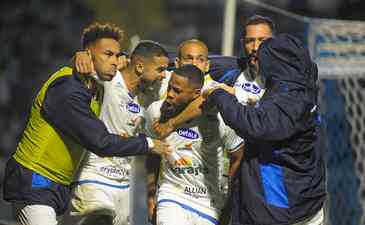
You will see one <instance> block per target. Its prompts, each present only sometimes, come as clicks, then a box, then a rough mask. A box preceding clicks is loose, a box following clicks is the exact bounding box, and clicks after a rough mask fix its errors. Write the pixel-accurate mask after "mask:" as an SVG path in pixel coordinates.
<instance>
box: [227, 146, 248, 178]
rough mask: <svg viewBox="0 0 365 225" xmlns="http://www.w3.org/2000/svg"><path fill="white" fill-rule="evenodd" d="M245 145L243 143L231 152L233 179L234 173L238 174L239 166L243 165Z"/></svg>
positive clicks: (230, 162) (231, 176)
mask: <svg viewBox="0 0 365 225" xmlns="http://www.w3.org/2000/svg"><path fill="white" fill-rule="evenodd" d="M244 148H245V146H244V145H242V147H240V148H239V149H238V150H237V151H234V152H232V153H230V154H229V180H230V181H232V179H233V176H234V174H236V172H237V170H238V168H239V167H240V165H241V160H242V159H243V151H244Z"/></svg>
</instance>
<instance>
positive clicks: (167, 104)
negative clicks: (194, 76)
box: [161, 73, 200, 116]
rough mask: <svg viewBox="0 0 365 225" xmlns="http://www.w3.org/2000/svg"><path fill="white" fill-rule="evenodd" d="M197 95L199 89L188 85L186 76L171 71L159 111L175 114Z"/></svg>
mask: <svg viewBox="0 0 365 225" xmlns="http://www.w3.org/2000/svg"><path fill="white" fill-rule="evenodd" d="M199 95H200V90H199V89H196V88H194V87H193V85H190V84H189V80H188V79H187V78H185V77H182V76H179V75H178V74H175V73H172V75H171V79H170V81H169V86H168V89H167V97H166V100H165V101H164V103H163V106H162V109H161V112H162V113H168V114H171V116H173V115H176V114H177V113H178V112H181V111H182V110H183V109H184V108H185V107H186V106H187V105H188V104H189V103H190V102H191V101H192V100H193V99H195V98H196V97H197V96H199Z"/></svg>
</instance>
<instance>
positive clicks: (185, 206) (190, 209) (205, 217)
mask: <svg viewBox="0 0 365 225" xmlns="http://www.w3.org/2000/svg"><path fill="white" fill-rule="evenodd" d="M164 202H171V203H175V204H177V205H179V206H180V207H181V208H183V209H186V210H188V211H190V212H194V213H196V214H198V215H199V216H200V217H202V218H204V219H206V220H209V221H210V222H212V223H213V224H218V220H217V219H216V218H214V217H212V216H209V215H207V214H204V213H202V212H200V211H198V210H196V209H194V208H193V207H191V206H188V205H185V204H182V203H180V202H177V201H174V200H171V199H161V200H160V201H158V202H157V204H160V203H164Z"/></svg>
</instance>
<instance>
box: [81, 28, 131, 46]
mask: <svg viewBox="0 0 365 225" xmlns="http://www.w3.org/2000/svg"><path fill="white" fill-rule="evenodd" d="M101 38H111V39H114V40H116V41H117V42H121V41H123V38H124V31H123V30H122V29H121V28H120V27H118V26H117V25H115V24H110V23H105V24H100V23H97V22H96V23H93V24H90V25H89V26H88V27H86V28H85V29H84V30H83V32H82V36H81V44H82V47H83V48H86V47H88V46H89V45H90V44H92V43H94V42H95V41H97V40H98V39H101Z"/></svg>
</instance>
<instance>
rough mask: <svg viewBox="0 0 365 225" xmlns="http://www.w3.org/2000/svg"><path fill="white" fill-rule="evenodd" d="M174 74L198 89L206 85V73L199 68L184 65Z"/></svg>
mask: <svg viewBox="0 0 365 225" xmlns="http://www.w3.org/2000/svg"><path fill="white" fill-rule="evenodd" d="M174 73H175V74H177V75H178V76H182V77H185V78H186V79H188V80H189V83H191V84H192V85H194V86H195V87H197V88H202V87H203V84H204V73H203V71H201V70H200V69H199V68H198V67H196V66H194V65H190V64H188V65H183V66H181V67H179V68H177V69H175V70H174Z"/></svg>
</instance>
